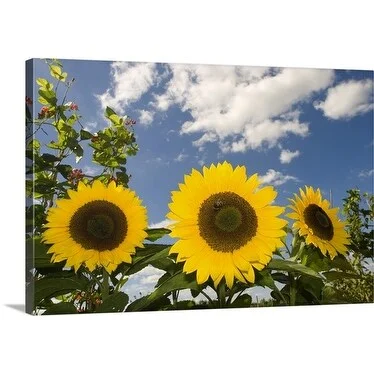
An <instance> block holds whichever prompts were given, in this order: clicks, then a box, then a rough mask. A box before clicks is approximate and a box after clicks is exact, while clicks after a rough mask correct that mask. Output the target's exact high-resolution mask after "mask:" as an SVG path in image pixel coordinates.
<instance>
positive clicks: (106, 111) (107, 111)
mask: <svg viewBox="0 0 374 374" xmlns="http://www.w3.org/2000/svg"><path fill="white" fill-rule="evenodd" d="M113 114H116V112H115V111H114V110H113V109H112V108H110V107H109V106H107V107H106V109H105V117H106V118H109V117H110V116H112V115H113Z"/></svg>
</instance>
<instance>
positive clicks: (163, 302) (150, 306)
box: [125, 296, 171, 312]
mask: <svg viewBox="0 0 374 374" xmlns="http://www.w3.org/2000/svg"><path fill="white" fill-rule="evenodd" d="M146 299H147V296H143V297H141V298H140V299H137V300H135V301H133V302H132V303H131V304H129V305H128V306H127V308H126V310H125V311H126V312H134V311H139V310H141V311H152V310H167V309H169V307H170V305H171V302H170V299H169V298H168V297H167V296H162V297H160V298H158V299H157V300H155V301H153V302H151V303H147V305H146V306H144V307H142V305H143V304H144V302H145V300H146Z"/></svg>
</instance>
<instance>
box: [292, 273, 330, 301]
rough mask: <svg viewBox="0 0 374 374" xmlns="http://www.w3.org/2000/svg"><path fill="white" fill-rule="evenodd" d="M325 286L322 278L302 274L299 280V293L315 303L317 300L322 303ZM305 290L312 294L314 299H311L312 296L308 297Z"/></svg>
mask: <svg viewBox="0 0 374 374" xmlns="http://www.w3.org/2000/svg"><path fill="white" fill-rule="evenodd" d="M323 287H324V282H323V280H322V279H317V278H311V277H305V276H301V277H300V278H299V279H298V280H297V288H298V293H300V294H302V295H303V296H304V298H305V299H307V300H308V301H313V303H314V304H315V303H316V302H317V303H318V304H320V300H321V297H322V289H323ZM305 292H308V293H309V294H310V295H312V296H313V299H312V300H311V298H310V297H308V295H307V294H305Z"/></svg>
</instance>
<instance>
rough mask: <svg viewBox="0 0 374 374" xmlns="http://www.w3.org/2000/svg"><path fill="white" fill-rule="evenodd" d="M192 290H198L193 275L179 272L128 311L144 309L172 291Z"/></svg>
mask: <svg viewBox="0 0 374 374" xmlns="http://www.w3.org/2000/svg"><path fill="white" fill-rule="evenodd" d="M184 289H193V290H198V289H199V286H198V284H197V283H196V279H195V277H194V276H193V275H191V274H190V275H188V274H186V273H183V272H179V273H176V274H174V275H173V276H171V277H170V278H169V279H167V280H166V281H165V282H164V283H162V284H161V285H160V287H158V288H157V289H156V290H155V291H153V292H152V293H151V294H150V295H149V296H147V297H145V298H144V299H142V302H139V303H137V304H136V305H135V306H132V307H131V308H130V310H132V311H138V310H142V309H144V308H146V307H147V306H148V305H149V304H150V303H152V302H154V301H156V300H157V299H159V298H161V297H164V296H165V295H167V294H169V293H171V292H172V291H177V290H184ZM130 305H131V304H130Z"/></svg>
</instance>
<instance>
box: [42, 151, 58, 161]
mask: <svg viewBox="0 0 374 374" xmlns="http://www.w3.org/2000/svg"><path fill="white" fill-rule="evenodd" d="M41 158H42V159H43V160H44V161H45V162H48V163H53V162H56V161H61V159H60V158H59V157H57V156H55V155H52V154H50V153H43V154H42V155H41Z"/></svg>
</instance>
